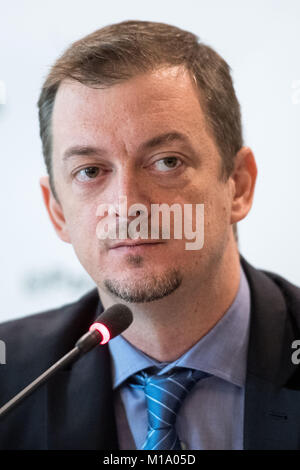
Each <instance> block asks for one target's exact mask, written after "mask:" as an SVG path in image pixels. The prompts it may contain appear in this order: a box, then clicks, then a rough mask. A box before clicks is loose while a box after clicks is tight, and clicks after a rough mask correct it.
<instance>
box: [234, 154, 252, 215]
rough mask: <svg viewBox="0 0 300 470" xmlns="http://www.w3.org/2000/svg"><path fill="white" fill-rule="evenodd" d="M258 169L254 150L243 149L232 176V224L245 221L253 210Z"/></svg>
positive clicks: (236, 158) (236, 159) (237, 155)
mask: <svg viewBox="0 0 300 470" xmlns="http://www.w3.org/2000/svg"><path fill="white" fill-rule="evenodd" d="M256 177H257V167H256V162H255V158H254V155H253V152H252V150H251V149H250V148H249V147H242V148H241V149H240V150H239V151H238V153H237V154H236V157H235V167H234V170H233V173H232V175H231V176H230V178H231V182H232V188H233V192H232V205H231V223H232V224H234V223H236V222H238V221H239V220H242V219H244V217H246V215H247V214H248V212H249V211H250V209H251V206H252V201H253V196H254V188H255V182H256Z"/></svg>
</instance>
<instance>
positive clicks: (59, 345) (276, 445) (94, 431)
mask: <svg viewBox="0 0 300 470" xmlns="http://www.w3.org/2000/svg"><path fill="white" fill-rule="evenodd" d="M241 262H242V266H243V268H244V271H245V274H246V276H247V279H248V282H249V285H250V290H251V320H250V340H249V350H248V360H247V378H246V391H245V415H244V448H245V449H300V367H299V366H297V365H294V364H293V363H292V361H291V355H292V353H293V352H294V350H293V349H292V348H291V345H292V342H293V341H294V340H297V339H300V288H299V287H296V286H295V285H293V284H291V283H290V282H288V281H287V280H285V279H284V278H282V277H281V276H279V275H277V274H274V273H270V272H267V271H261V270H257V269H255V268H254V267H253V266H251V265H250V264H249V263H247V262H246V260H245V259H244V258H243V257H242V256H241ZM102 310H103V306H102V305H101V304H100V302H99V295H98V292H97V289H96V288H95V289H94V290H92V291H91V292H89V293H87V294H86V295H85V296H84V297H82V298H81V299H80V300H79V301H77V302H75V303H72V304H69V305H65V306H63V307H61V308H58V309H55V310H51V311H48V312H43V313H41V314H35V315H32V316H30V317H26V318H21V319H18V320H13V321H10V322H6V323H3V324H2V325H0V339H2V340H4V341H5V342H6V353H7V364H6V365H0V405H1V406H2V405H3V404H4V403H6V402H7V401H8V400H9V399H10V398H11V397H12V396H14V395H15V394H16V393H17V392H19V391H20V389H22V388H23V387H25V386H26V385H28V383H29V382H31V381H32V380H33V379H35V378H36V377H37V376H38V375H39V374H41V373H42V372H43V371H44V370H45V369H47V368H48V367H49V366H50V365H52V364H53V363H54V362H55V361H57V360H58V359H60V358H61V357H62V356H63V355H64V354H66V353H67V352H68V351H69V350H70V349H72V348H73V347H74V344H75V342H76V340H77V339H78V338H79V337H80V336H81V335H82V334H84V333H85V332H86V331H87V330H88V327H89V325H90V324H91V323H92V322H93V320H94V319H95V317H96V316H97V315H98V314H99V313H100V312H101V311H102ZM0 449H96V450H98V449H104V450H113V449H118V439H117V430H116V423H115V417H114V405H113V392H112V381H111V369H110V357H109V351H108V346H101V347H96V348H95V349H93V350H92V351H90V352H89V353H87V354H86V355H85V356H83V357H81V358H80V359H79V360H78V361H77V362H75V363H74V364H73V365H72V366H70V367H69V368H68V369H67V370H63V371H60V372H58V374H57V375H56V376H54V377H53V378H51V379H50V380H49V382H48V383H47V384H45V385H43V386H42V387H41V388H40V389H38V390H36V391H35V392H34V394H33V395H31V396H29V397H28V398H26V399H25V400H24V401H23V402H22V403H21V404H19V405H18V406H17V407H16V408H15V409H14V410H12V411H11V413H9V414H8V415H6V417H4V418H3V420H2V421H1V422H0Z"/></svg>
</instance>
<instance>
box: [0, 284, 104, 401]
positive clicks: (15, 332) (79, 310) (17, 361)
mask: <svg viewBox="0 0 300 470" xmlns="http://www.w3.org/2000/svg"><path fill="white" fill-rule="evenodd" d="M99 300H100V299H99V294H98V291H97V288H95V289H93V290H91V291H89V292H88V293H87V294H85V295H84V296H82V297H81V298H80V299H79V300H77V301H75V302H72V303H69V304H65V305H63V306H61V307H59V308H55V309H51V310H48V311H44V312H40V313H35V314H33V315H29V316H26V317H23V318H19V319H16V320H10V321H7V322H4V323H2V324H0V339H1V340H2V341H4V344H5V351H6V363H5V364H1V365H0V376H1V383H2V385H1V395H2V394H3V393H4V396H5V398H4V399H7V396H6V392H5V391H6V390H7V391H12V390H14V389H16V388H22V387H24V386H25V385H27V384H28V383H29V381H31V380H33V379H35V378H36V377H37V376H38V375H40V374H41V373H42V372H44V370H45V369H47V368H48V367H50V366H51V365H52V364H53V363H54V362H56V361H57V360H58V359H60V358H61V357H62V356H63V355H64V354H66V353H67V352H68V351H69V350H70V349H72V348H73V347H74V345H75V343H76V341H77V340H78V338H80V336H82V335H83V334H84V333H86V331H87V329H88V327H89V325H90V323H92V322H93V320H94V318H95V316H96V315H97V308H98V307H99ZM0 401H2V400H0Z"/></svg>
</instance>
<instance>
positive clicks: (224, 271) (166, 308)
mask: <svg viewBox="0 0 300 470" xmlns="http://www.w3.org/2000/svg"><path fill="white" fill-rule="evenodd" d="M239 282H240V259H239V253H238V250H237V247H236V244H235V242H234V243H233V242H232V243H230V244H229V245H228V246H227V250H225V253H224V256H223V258H222V259H221V260H220V262H219V263H218V265H217V266H216V267H215V271H214V272H213V273H211V275H210V276H207V277H206V279H205V280H203V279H196V280H193V281H191V280H189V282H186V283H184V282H183V283H182V285H181V286H180V287H179V288H178V289H177V290H176V291H174V292H173V293H172V294H171V295H169V296H167V297H165V298H163V299H161V300H157V301H155V302H149V303H148V304H128V307H129V308H130V309H131V311H132V313H133V318H134V321H133V323H132V324H131V326H130V327H129V328H128V329H127V330H126V331H125V332H124V333H123V337H124V338H125V339H126V340H127V341H129V342H130V343H131V344H132V345H133V346H135V347H136V348H137V349H140V350H141V351H142V352H144V353H145V354H147V355H149V356H151V357H153V358H154V359H156V360H158V361H160V362H172V361H174V360H176V359H178V358H179V357H180V356H181V355H182V354H184V353H185V352H186V351H188V350H189V349H190V348H191V347H192V346H193V345H194V344H195V343H197V341H199V340H200V339H201V338H202V337H203V336H204V335H206V334H207V333H208V332H209V331H210V330H211V329H212V328H213V327H214V326H215V325H216V323H218V321H219V320H220V319H221V318H222V317H223V316H224V314H225V313H226V311H227V310H228V308H229V307H230V305H231V304H232V303H233V301H234V298H235V296H236V294H237V292H238V288H239ZM99 294H100V298H101V301H102V304H103V306H104V308H108V307H109V306H110V305H113V304H114V303H116V301H118V299H116V298H114V297H112V296H111V295H110V294H108V293H107V292H105V291H103V290H101V291H100V289H99ZM123 303H124V302H123ZM166 312H167V314H166ZM172 325H176V327H175V328H174V327H172Z"/></svg>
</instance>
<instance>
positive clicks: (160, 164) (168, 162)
mask: <svg viewBox="0 0 300 470" xmlns="http://www.w3.org/2000/svg"><path fill="white" fill-rule="evenodd" d="M154 165H155V166H156V168H157V169H158V170H159V171H164V172H166V171H168V170H174V169H176V168H178V167H179V166H181V165H182V162H181V160H180V159H179V158H178V157H165V158H162V159H160V160H157V161H156V162H155V163H154Z"/></svg>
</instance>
